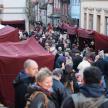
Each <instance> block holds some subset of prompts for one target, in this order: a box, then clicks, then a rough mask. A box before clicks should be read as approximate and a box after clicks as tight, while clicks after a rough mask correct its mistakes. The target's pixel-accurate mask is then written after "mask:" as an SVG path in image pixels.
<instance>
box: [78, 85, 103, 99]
mask: <svg viewBox="0 0 108 108" xmlns="http://www.w3.org/2000/svg"><path fill="white" fill-rule="evenodd" d="M80 92H81V93H82V94H84V95H85V96H86V97H100V96H102V95H103V94H105V89H103V88H102V87H101V86H100V85H99V84H90V85H84V86H82V87H80Z"/></svg>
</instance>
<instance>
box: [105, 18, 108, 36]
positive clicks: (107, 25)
mask: <svg viewBox="0 0 108 108" xmlns="http://www.w3.org/2000/svg"><path fill="white" fill-rule="evenodd" d="M105 19H106V27H105V30H106V35H108V17H106V18H105Z"/></svg>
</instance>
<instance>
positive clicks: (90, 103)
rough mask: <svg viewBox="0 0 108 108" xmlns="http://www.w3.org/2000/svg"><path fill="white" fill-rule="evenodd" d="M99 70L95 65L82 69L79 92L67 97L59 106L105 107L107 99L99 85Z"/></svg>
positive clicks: (100, 75)
mask: <svg viewBox="0 0 108 108" xmlns="http://www.w3.org/2000/svg"><path fill="white" fill-rule="evenodd" d="M101 77H102V73H101V71H100V70H99V69H98V68H96V67H89V68H86V69H85V70H84V85H83V86H82V87H81V88H80V92H79V93H77V94H72V95H71V96H69V97H67V98H66V99H65V100H64V102H63V104H62V106H61V108H107V107H108V99H107V98H106V97H105V95H104V94H105V90H104V89H103V88H102V86H101Z"/></svg>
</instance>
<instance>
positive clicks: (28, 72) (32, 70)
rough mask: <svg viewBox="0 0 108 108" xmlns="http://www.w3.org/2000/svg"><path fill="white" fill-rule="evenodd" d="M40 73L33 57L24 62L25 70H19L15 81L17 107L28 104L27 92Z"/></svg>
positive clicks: (21, 107)
mask: <svg viewBox="0 0 108 108" xmlns="http://www.w3.org/2000/svg"><path fill="white" fill-rule="evenodd" d="M37 73H38V64H37V62H36V61H34V60H32V59H27V60H26V61H25V62H24V70H22V71H21V72H19V74H18V75H17V77H16V79H15V80H14V81H13V85H14V89H15V108H24V107H25V104H26V100H25V94H26V91H27V87H28V85H29V84H32V83H34V77H35V75H36V74H37Z"/></svg>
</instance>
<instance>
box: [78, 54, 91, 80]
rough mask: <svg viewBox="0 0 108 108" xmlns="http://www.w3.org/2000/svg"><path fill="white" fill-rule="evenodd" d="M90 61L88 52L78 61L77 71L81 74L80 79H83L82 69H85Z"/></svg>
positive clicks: (89, 64)
mask: <svg viewBox="0 0 108 108" xmlns="http://www.w3.org/2000/svg"><path fill="white" fill-rule="evenodd" d="M91 63H92V58H91V55H90V54H87V55H85V57H84V58H83V60H82V62H80V63H79V65H78V67H77V69H78V72H79V74H80V75H81V77H82V79H83V72H84V69H86V68H87V67H90V66H91Z"/></svg>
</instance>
